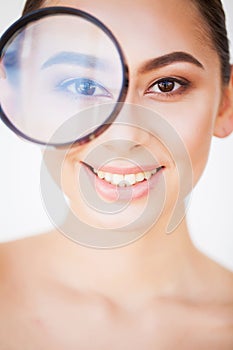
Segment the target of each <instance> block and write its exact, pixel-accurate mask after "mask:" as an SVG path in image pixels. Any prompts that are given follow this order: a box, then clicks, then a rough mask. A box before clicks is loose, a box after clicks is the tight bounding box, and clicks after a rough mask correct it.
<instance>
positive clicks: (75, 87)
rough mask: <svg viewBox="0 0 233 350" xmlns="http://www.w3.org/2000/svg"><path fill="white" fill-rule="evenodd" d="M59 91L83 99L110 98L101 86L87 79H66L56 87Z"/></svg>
mask: <svg viewBox="0 0 233 350" xmlns="http://www.w3.org/2000/svg"><path fill="white" fill-rule="evenodd" d="M58 89H59V90H60V91H64V92H68V93H72V94H73V95H76V96H77V95H83V97H112V96H111V94H110V93H109V92H108V90H106V89H105V88H104V87H103V86H102V85H100V84H99V83H97V82H95V81H94V80H91V79H88V78H77V79H67V80H65V81H63V82H62V83H60V84H59V85H58Z"/></svg>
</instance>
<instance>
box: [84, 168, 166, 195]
mask: <svg viewBox="0 0 233 350" xmlns="http://www.w3.org/2000/svg"><path fill="white" fill-rule="evenodd" d="M83 165H84V167H85V169H86V171H87V173H88V175H89V176H90V178H91V182H92V183H93V186H94V188H95V190H96V192H97V193H98V194H99V195H100V197H102V198H103V199H104V200H106V201H109V202H115V201H117V200H119V199H122V200H127V201H128V200H135V199H140V198H142V197H145V196H148V194H149V192H150V191H151V190H152V189H153V188H154V187H155V186H156V184H157V183H158V181H159V178H160V176H161V175H162V172H163V170H164V169H161V170H159V171H158V172H157V173H156V174H154V175H153V176H152V177H151V178H150V179H149V180H144V181H143V182H139V183H137V184H135V185H133V186H129V187H119V186H116V185H112V184H110V183H108V182H107V181H105V180H102V179H100V178H99V177H98V176H97V175H95V174H94V173H93V171H92V170H91V169H90V168H89V167H88V166H86V165H85V164H83ZM156 168H158V166H145V167H144V166H143V168H139V167H133V168H123V169H122V168H121V169H120V168H116V167H103V168H101V171H104V172H110V173H114V174H132V173H135V174H136V173H139V172H143V171H152V170H154V169H156Z"/></svg>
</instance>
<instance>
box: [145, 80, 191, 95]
mask: <svg viewBox="0 0 233 350" xmlns="http://www.w3.org/2000/svg"><path fill="white" fill-rule="evenodd" d="M165 82H169V83H172V84H179V85H180V87H179V88H177V89H175V90H173V91H171V92H163V91H161V92H153V91H150V90H151V89H152V88H153V87H155V86H158V85H159V84H160V83H165ZM190 86H191V82H190V81H188V80H186V79H181V78H174V77H164V78H161V79H159V80H157V81H156V82H154V83H153V84H151V85H150V86H149V88H148V89H147V90H146V92H145V93H146V94H149V95H154V96H158V97H159V98H164V99H168V98H174V97H177V96H179V95H183V94H184V93H185V92H186V91H187V90H188V88H189V87H190ZM158 89H159V87H158Z"/></svg>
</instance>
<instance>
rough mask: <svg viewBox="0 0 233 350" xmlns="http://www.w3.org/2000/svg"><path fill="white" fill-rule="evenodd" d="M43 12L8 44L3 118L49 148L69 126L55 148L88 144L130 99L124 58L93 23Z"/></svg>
mask: <svg viewBox="0 0 233 350" xmlns="http://www.w3.org/2000/svg"><path fill="white" fill-rule="evenodd" d="M44 10H45V11H43V10H40V11H38V16H37V18H36V19H35V16H34V17H33V20H30V18H29V19H28V20H27V21H26V23H25V24H23V25H20V28H19V29H17V30H16V31H15V32H14V33H13V34H11V36H10V37H9V38H8V40H5V43H4V45H1V62H0V91H1V93H0V103H1V114H2V116H3V119H5V121H6V120H7V123H8V126H10V127H11V128H12V129H14V131H16V132H18V133H19V134H20V135H21V136H23V137H25V138H28V139H30V140H31V141H34V142H38V143H45V144H47V143H49V142H50V140H51V137H52V135H54V134H55V133H56V131H57V130H58V129H59V128H60V127H61V125H64V123H66V122H67V125H68V127H67V128H63V130H65V132H64V133H57V134H56V138H55V139H54V138H53V141H52V143H53V144H57V145H60V144H66V143H72V142H74V141H79V140H82V141H83V140H84V141H85V140H86V139H88V137H90V138H91V137H93V135H95V132H96V131H98V130H100V129H101V126H102V125H104V124H105V123H108V122H111V121H112V120H113V119H114V118H115V117H116V114H117V111H118V109H117V104H118V102H121V101H122V100H123V98H124V89H125V78H126V77H125V75H126V72H125V70H124V69H125V65H124V62H123V56H122V53H121V50H120V48H119V45H118V43H117V42H116V40H115V39H114V37H113V36H112V34H111V33H110V32H109V31H108V30H107V28H106V27H105V26H103V24H102V23H101V22H99V21H98V20H96V19H95V18H94V17H91V16H89V15H87V14H85V13H83V12H81V11H77V10H73V13H72V10H69V11H70V13H63V12H64V10H63V11H62V10H60V12H59V11H58V9H57V8H56V11H57V13H52V14H51V13H49V14H46V9H44ZM18 26H19V25H18ZM8 36H9V35H8ZM103 105H104V108H100V107H101V106H103ZM71 118H72V124H71V125H72V126H71V127H69V120H70V119H71ZM103 130H104V128H103Z"/></svg>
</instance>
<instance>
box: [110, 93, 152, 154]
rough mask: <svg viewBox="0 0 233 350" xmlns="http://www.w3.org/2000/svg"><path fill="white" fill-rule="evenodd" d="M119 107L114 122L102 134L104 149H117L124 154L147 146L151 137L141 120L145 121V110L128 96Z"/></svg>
mask: <svg viewBox="0 0 233 350" xmlns="http://www.w3.org/2000/svg"><path fill="white" fill-rule="evenodd" d="M121 107H122V108H121V110H120V113H119V114H118V116H117V118H116V120H115V121H114V122H113V123H112V125H110V126H109V128H108V129H107V131H106V132H105V133H104V134H103V139H104V141H105V142H106V147H108V148H109V149H114V150H115V148H116V147H117V149H118V151H119V152H121V153H125V152H127V151H130V150H132V149H134V148H139V147H143V146H146V145H148V144H149V143H150V138H151V136H150V133H149V131H148V129H147V128H146V123H145V124H144V123H143V119H144V120H146V113H147V111H146V108H144V107H142V106H141V105H139V104H136V103H135V102H134V101H133V100H132V99H131V98H130V97H129V95H128V97H127V98H126V101H125V102H124V103H122V106H121ZM143 124H144V125H143ZM114 141H117V142H114Z"/></svg>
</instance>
